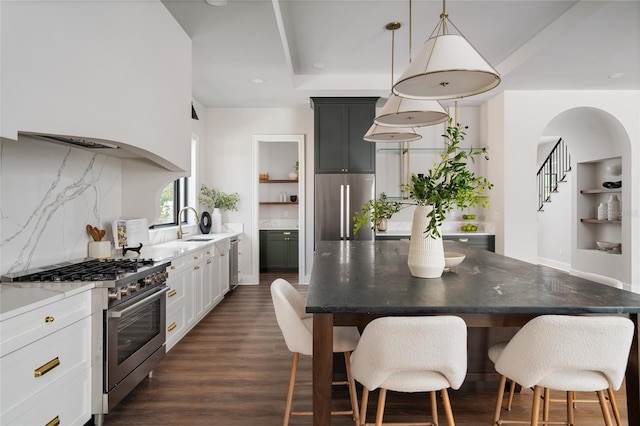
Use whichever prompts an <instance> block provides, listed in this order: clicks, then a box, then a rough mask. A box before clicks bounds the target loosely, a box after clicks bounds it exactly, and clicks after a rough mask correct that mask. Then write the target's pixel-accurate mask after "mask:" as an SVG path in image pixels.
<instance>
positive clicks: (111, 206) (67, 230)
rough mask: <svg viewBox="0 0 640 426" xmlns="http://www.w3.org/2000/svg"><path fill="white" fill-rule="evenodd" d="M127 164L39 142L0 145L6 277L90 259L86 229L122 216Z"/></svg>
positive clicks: (0, 253) (1, 248) (0, 239)
mask: <svg viewBox="0 0 640 426" xmlns="http://www.w3.org/2000/svg"><path fill="white" fill-rule="evenodd" d="M121 176H122V160H120V159H118V158H115V157H110V156H106V155H102V154H94V153H92V152H89V151H85V150H81V149H77V148H68V147H63V146H59V145H56V144H51V143H45V142H37V141H30V140H27V141H22V140H20V141H7V140H3V141H2V142H0V260H1V262H0V263H1V271H0V272H1V273H2V274H6V273H17V272H21V271H24V270H26V269H31V268H36V267H40V266H47V265H51V264H54V263H60V262H64V261H69V260H73V259H79V258H83V257H86V256H87V243H88V242H89V241H90V240H91V239H90V236H89V235H88V233H87V231H86V228H85V227H86V225H87V224H91V225H93V226H98V227H99V228H101V229H106V230H107V234H106V237H105V239H108V240H110V241H113V236H112V233H111V221H112V220H114V219H117V218H118V217H119V215H120V212H121V203H122V201H121V199H122V179H121Z"/></svg>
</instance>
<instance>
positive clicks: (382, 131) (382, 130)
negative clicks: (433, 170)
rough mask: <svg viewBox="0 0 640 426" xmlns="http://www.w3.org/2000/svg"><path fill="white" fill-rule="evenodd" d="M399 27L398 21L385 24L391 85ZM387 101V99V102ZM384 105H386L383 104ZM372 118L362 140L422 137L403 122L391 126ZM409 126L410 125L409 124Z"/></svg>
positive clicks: (392, 140) (396, 139)
mask: <svg viewBox="0 0 640 426" xmlns="http://www.w3.org/2000/svg"><path fill="white" fill-rule="evenodd" d="M400 27H401V24H400V23H399V22H389V23H388V24H387V25H386V27H385V28H386V29H388V30H389V31H391V84H392V85H393V55H394V48H395V31H396V30H397V29H398V28H400ZM388 103H389V102H388V101H387V104H388ZM385 107H386V105H385ZM376 120H377V118H376ZM376 120H374V123H373V125H372V126H371V127H370V128H369V130H368V131H367V133H366V134H365V135H364V140H366V141H369V142H411V141H416V140H418V139H422V135H420V134H418V133H416V132H415V130H413V129H411V128H409V127H406V126H407V125H406V124H405V125H404V126H403V127H402V128H400V127H399V126H398V125H396V126H394V127H391V126H386V125H381V123H376ZM409 126H411V125H410V124H409Z"/></svg>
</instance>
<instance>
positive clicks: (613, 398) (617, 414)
mask: <svg viewBox="0 0 640 426" xmlns="http://www.w3.org/2000/svg"><path fill="white" fill-rule="evenodd" d="M607 394H608V395H609V402H610V403H611V410H612V411H613V417H614V418H615V419H616V425H618V426H622V419H621V418H620V410H619V409H618V403H617V402H616V395H615V394H614V393H613V389H611V388H609V389H607Z"/></svg>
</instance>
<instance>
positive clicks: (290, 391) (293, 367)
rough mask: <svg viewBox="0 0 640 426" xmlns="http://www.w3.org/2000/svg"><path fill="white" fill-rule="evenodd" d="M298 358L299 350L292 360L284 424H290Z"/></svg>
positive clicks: (285, 425)
mask: <svg viewBox="0 0 640 426" xmlns="http://www.w3.org/2000/svg"><path fill="white" fill-rule="evenodd" d="M298 359H300V354H299V353H298V352H294V353H293V359H292V360H291V371H290V372H289V388H288V389H287V403H286V405H285V407H284V421H283V422H282V424H283V425H284V426H288V425H289V416H290V415H291V404H292V402H293V388H294V386H295V384H296V370H297V369H298Z"/></svg>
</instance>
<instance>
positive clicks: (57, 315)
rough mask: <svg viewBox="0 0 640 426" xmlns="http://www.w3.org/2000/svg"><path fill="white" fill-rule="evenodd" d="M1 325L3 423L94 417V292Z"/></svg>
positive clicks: (81, 421)
mask: <svg viewBox="0 0 640 426" xmlns="http://www.w3.org/2000/svg"><path fill="white" fill-rule="evenodd" d="M0 326H1V327H2V335H1V336H2V337H1V340H2V341H1V342H0V343H1V346H2V358H1V360H0V377H2V379H1V380H0V390H1V391H0V407H1V410H2V411H1V412H0V424H25V425H26V424H29V425H31V424H48V423H49V422H54V423H55V422H56V421H59V422H60V424H69V425H72V424H77V425H82V424H84V423H86V422H87V421H88V420H89V419H90V418H91V387H90V385H91V291H84V292H82V293H79V294H76V295H73V296H70V297H67V298H65V299H62V300H59V301H56V302H53V303H51V304H48V305H45V306H42V307H40V308H37V309H34V310H32V311H28V312H26V313H24V314H21V315H17V316H15V317H12V318H9V319H7V320H5V321H2V323H0ZM56 419H57V420H56Z"/></svg>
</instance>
